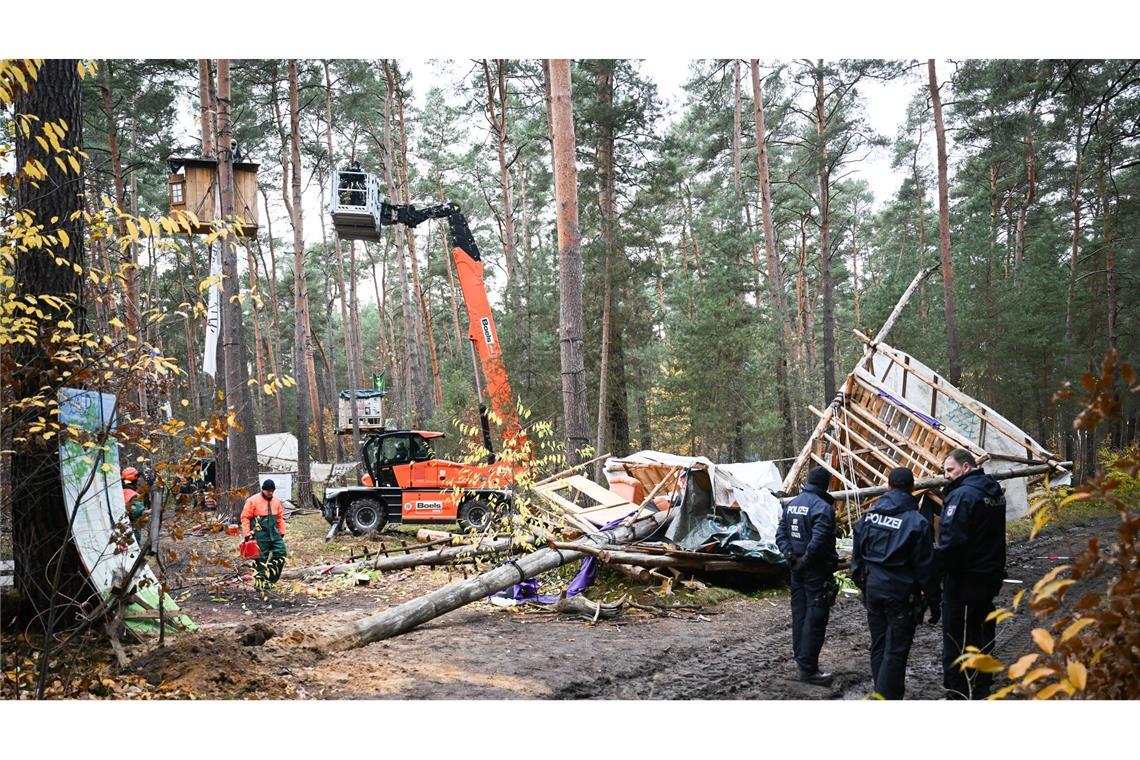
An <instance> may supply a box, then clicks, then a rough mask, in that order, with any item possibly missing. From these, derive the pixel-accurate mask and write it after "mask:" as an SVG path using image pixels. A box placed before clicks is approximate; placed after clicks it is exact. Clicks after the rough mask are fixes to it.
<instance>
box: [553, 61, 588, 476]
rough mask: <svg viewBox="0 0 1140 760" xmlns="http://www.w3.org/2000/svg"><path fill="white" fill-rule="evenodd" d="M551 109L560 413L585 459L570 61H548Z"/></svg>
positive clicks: (575, 458)
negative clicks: (555, 220)
mask: <svg viewBox="0 0 1140 760" xmlns="http://www.w3.org/2000/svg"><path fill="white" fill-rule="evenodd" d="M547 65H548V68H549V72H550V115H551V131H552V133H553V138H554V153H553V158H554V194H555V199H556V205H557V208H558V282H559V294H560V301H559V341H560V346H561V350H560V356H561V365H562V413H563V415H564V418H565V424H566V458H567V461H568V463H569V464H570V465H571V466H573V465H576V464H578V463H580V462H582V461H583V459H584V457H583V456H582V454H581V451H582V449H583V448H585V447H586V446H587V445H588V444H589V441H590V439H589V432H588V428H587V424H586V367H585V361H584V357H583V346H582V249H581V235H580V233H579V231H578V168H577V166H576V164H575V158H574V146H575V138H574V111H573V106H572V103H571V99H570V92H571V90H570V61H569V60H568V59H551V60H548V61H547Z"/></svg>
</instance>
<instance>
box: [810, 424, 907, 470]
mask: <svg viewBox="0 0 1140 760" xmlns="http://www.w3.org/2000/svg"><path fill="white" fill-rule="evenodd" d="M823 435H824V437H825V438H826V439H827V440H829V441H831V442H832V443H834V444H835V445H836V446H837V447H839V449H840V451H841V452H842V453H844V454H846V455H847V456H849V457H851V458H852V459H854V460H855V461H856V462H858V463H859V464H860V465H862V466H863V469H864V470H866V471H867V472H869V473H872V474H874V475H881V474H884V473H882V472H881V471H880V470H878V469H877V468H875V467H872V466H871V465H869V464H867V462H865V461H864V460H863V459H862V457H860V456H859V455H858V454H856V453H855V452H854V451H852V450H851V449H850V448H849V447H847V446H844V445H843V444H842V443H840V442H839V441H837V440H835V439H834V438H832V437H831V436H830V435H829V434H828V433H824V434H823ZM887 466H888V467H889V468H892V469H893V468H894V466H895V465H893V464H888V465H887Z"/></svg>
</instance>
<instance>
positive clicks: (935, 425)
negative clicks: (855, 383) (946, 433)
mask: <svg viewBox="0 0 1140 760" xmlns="http://www.w3.org/2000/svg"><path fill="white" fill-rule="evenodd" d="M878 394H879V395H880V396H882V397H883V398H885V399H886V400H887V401H890V402H891V403H892V404H894V405H895V406H897V407H899V408H900V409H906V410H907V411H908V412H910V413H911V414H913V415H914V416H915V417H918V418H919V419H920V420H922V421H923V422H925V423H926V424H927V425H930V426H931V427H933V428H934V429H935V430H942V429H943V428H944V427H945V426H944V425H943V424H942V423H941V422H939V421H938V420H936V419H934V418H933V417H931V416H930V415H929V414H923V413H922V412H920V411H918V410H917V409H912V408H911V407H910V406H908V405H907V404H905V403H903V402H902V401H899V400H898V399H897V398H895V397H894V396H892V395H891V394H889V393H887V392H886V391H879V392H878Z"/></svg>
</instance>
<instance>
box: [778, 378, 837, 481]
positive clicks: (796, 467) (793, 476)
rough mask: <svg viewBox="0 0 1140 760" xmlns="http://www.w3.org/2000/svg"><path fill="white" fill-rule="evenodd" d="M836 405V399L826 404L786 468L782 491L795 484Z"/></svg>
mask: <svg viewBox="0 0 1140 760" xmlns="http://www.w3.org/2000/svg"><path fill="white" fill-rule="evenodd" d="M838 405H839V404H838V400H832V402H831V403H830V404H828V405H827V409H826V411H824V413H823V415H822V416H821V417H820V418H819V422H818V423H817V424H816V426H815V430H813V431H812V434H811V435H810V436H808V439H807V443H805V444H804V447H803V449H801V450H800V453H799V456H797V457H796V461H795V462H793V463H792V466H791V468H789V469H788V474H787V476H786V477H785V478H784V482H783V483H782V484H781V485H780V490H782V491H784V492H785V493H787V492H788V491H791V489H792V486H794V485H795V483H796V480H797V479H798V478H799V474H800V470H801V469H803V466H804V464H805V463H806V462H807V459H808V457H809V456H810V455H811V447H812V445H813V444H814V443H815V441H816V439H818V438H819V435H820V433H822V432H823V431H824V430H826V429H827V426H828V425H829V424H830V423H831V418H832V416H833V415H834V414H835V409H836V407H837V406H838Z"/></svg>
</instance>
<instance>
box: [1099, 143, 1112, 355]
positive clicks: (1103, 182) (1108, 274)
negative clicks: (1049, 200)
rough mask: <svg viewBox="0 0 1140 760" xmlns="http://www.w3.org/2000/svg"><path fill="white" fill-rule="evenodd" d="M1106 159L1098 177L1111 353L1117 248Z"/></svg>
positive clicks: (1102, 163) (1102, 158)
mask: <svg viewBox="0 0 1140 760" xmlns="http://www.w3.org/2000/svg"><path fill="white" fill-rule="evenodd" d="M1106 163H1107V161H1106V158H1105V156H1104V155H1101V157H1100V172H1099V176H1098V182H1097V184H1098V185H1099V188H1098V189H1099V191H1100V209H1101V215H1100V217H1101V223H1102V232H1103V235H1102V241H1103V243H1104V252H1105V259H1104V294H1105V337H1106V339H1107V341H1108V349H1109V350H1110V351H1116V350H1117V345H1116V342H1117V332H1116V312H1117V307H1116V246H1114V245H1113V239H1112V232H1111V228H1110V226H1109V217H1110V216H1111V214H1110V213H1109V209H1110V203H1109V200H1110V199H1109V196H1108V182H1107V176H1108V171H1107V167H1106Z"/></svg>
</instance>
